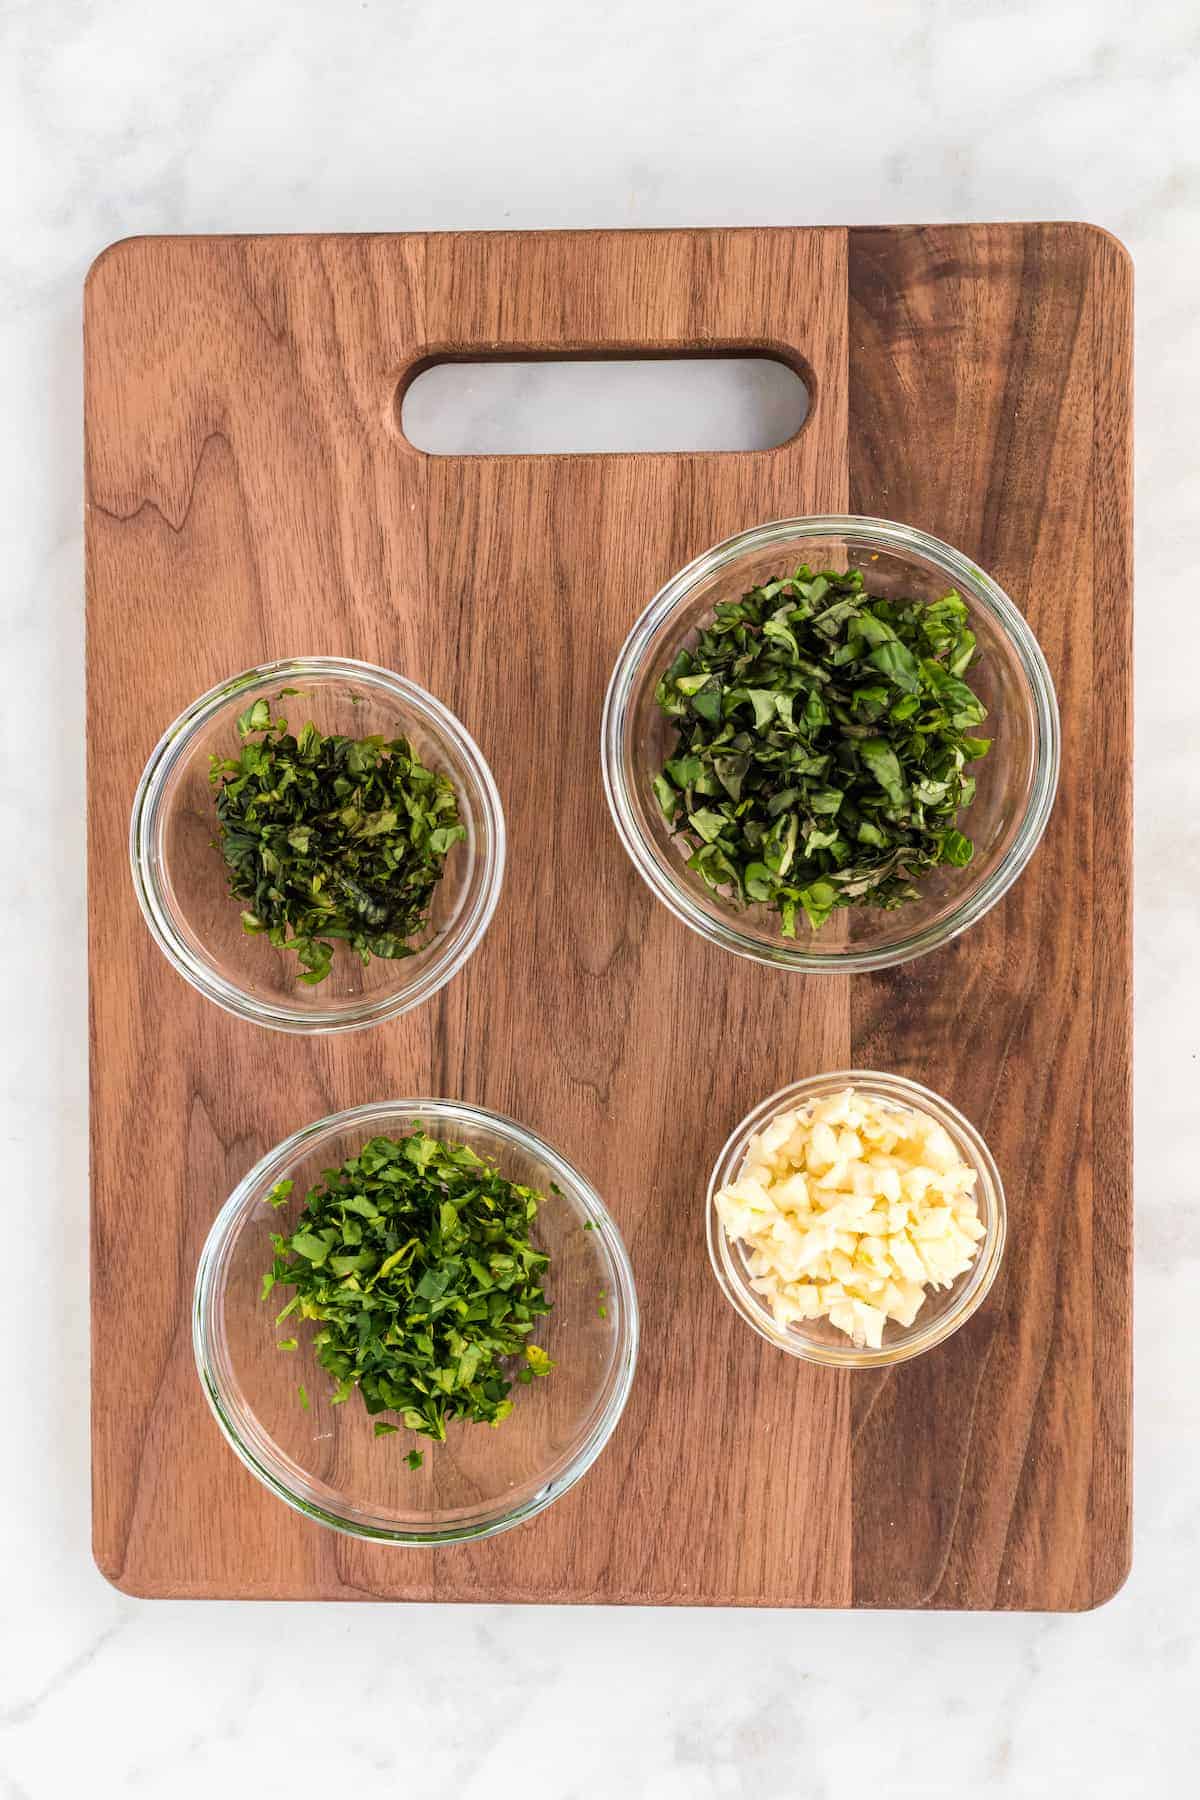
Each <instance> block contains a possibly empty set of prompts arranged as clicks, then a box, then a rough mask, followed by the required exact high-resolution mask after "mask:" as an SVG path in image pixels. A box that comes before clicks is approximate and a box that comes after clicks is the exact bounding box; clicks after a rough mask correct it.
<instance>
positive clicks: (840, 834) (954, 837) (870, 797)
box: [654, 567, 990, 937]
mask: <svg viewBox="0 0 1200 1800" xmlns="http://www.w3.org/2000/svg"><path fill="white" fill-rule="evenodd" d="M974 655H975V636H974V633H973V632H972V631H970V630H969V628H968V625H967V608H966V605H965V603H964V602H963V600H962V598H961V596H960V595H959V594H957V593H953V592H951V593H949V594H947V595H945V597H944V598H943V599H941V600H937V601H935V602H933V603H932V604H929V605H927V604H925V603H923V602H921V601H917V600H888V599H884V598H882V597H881V596H879V595H876V594H870V593H868V592H867V591H866V588H865V586H864V583H863V577H862V574H861V572H860V571H859V570H857V569H856V570H853V571H851V572H849V573H847V574H844V575H839V574H834V573H832V572H830V571H826V572H825V573H823V574H819V575H814V574H813V572H812V570H811V569H809V568H807V567H805V568H800V569H797V571H796V573H795V574H794V575H792V576H786V577H781V578H778V579H775V580H771V581H768V582H766V583H765V584H764V585H763V586H762V587H757V588H753V589H752V590H751V591H750V592H749V593H748V594H746V595H745V597H744V598H743V599H741V600H738V601H727V602H723V603H722V604H721V605H719V606H718V607H717V608H716V615H715V618H714V620H713V623H712V624H711V625H710V626H709V627H708V628H707V630H705V631H702V632H701V633H700V635H699V639H698V642H697V643H696V645H695V646H694V648H692V649H690V650H682V651H680V653H679V655H678V656H677V657H676V658H675V660H674V662H673V663H672V664H671V666H670V668H669V669H667V670H666V672H665V673H664V675H663V677H662V680H661V681H660V682H659V684H658V689H657V699H658V704H659V705H660V707H661V708H662V709H663V711H664V712H665V713H666V714H667V716H668V717H669V718H670V719H671V720H672V721H673V723H674V725H675V729H676V732H677V742H676V745H675V749H674V754H673V755H672V756H671V757H670V758H669V760H668V761H667V762H666V763H665V765H664V767H663V769H662V771H661V773H660V774H659V775H657V776H656V777H655V780H654V790H655V793H656V795H657V797H658V803H659V805H660V807H661V808H662V811H663V814H664V816H665V818H666V819H667V821H668V823H669V824H670V825H671V827H672V829H673V830H674V831H676V832H678V833H679V834H680V835H681V836H682V837H683V839H684V841H685V843H687V844H688V845H689V847H690V848H691V851H692V854H691V856H690V857H689V859H688V867H689V868H691V869H694V870H695V871H696V872H697V874H699V875H700V876H701V877H702V878H703V880H704V881H705V882H707V883H708V885H709V886H710V887H712V888H715V889H720V890H722V891H723V892H726V893H729V894H731V895H732V896H734V897H735V898H736V899H737V900H738V901H739V902H741V903H742V904H743V905H745V904H750V903H757V904H761V905H765V906H770V907H773V908H775V910H776V911H777V912H778V913H779V915H780V920H781V931H782V935H783V936H784V937H794V936H795V932H796V917H797V914H798V913H799V912H800V911H803V912H804V913H805V915H806V916H807V918H808V921H809V923H810V925H811V926H812V929H813V930H814V931H815V930H817V929H818V928H819V927H820V926H821V925H823V924H824V923H825V920H826V919H827V918H828V917H829V915H830V914H831V913H832V912H834V911H836V910H837V909H838V908H839V907H843V906H876V907H889V908H890V907H896V906H901V905H903V904H904V902H905V901H907V900H913V899H916V897H917V889H916V888H915V886H914V885H913V884H914V882H915V881H916V879H917V878H918V877H919V876H920V875H922V874H923V873H925V872H927V871H928V870H930V869H934V868H937V867H938V866H939V865H940V864H946V863H948V864H952V865H955V866H958V867H961V866H962V865H964V864H965V863H968V862H969V861H970V860H971V856H972V854H973V849H974V846H973V845H972V843H971V840H970V839H969V838H967V837H965V836H964V835H963V833H962V832H961V831H960V830H959V829H958V826H957V819H958V814H959V812H960V810H961V809H962V808H964V807H967V806H969V805H970V804H971V801H972V799H973V798H974V794H975V779H974V777H973V776H972V775H970V774H968V773H967V772H966V770H967V765H968V764H970V763H972V762H974V761H976V760H977V759H978V758H979V757H981V756H984V755H986V753H987V750H988V748H989V744H990V740H989V739H987V738H980V737H973V736H971V735H969V734H970V732H971V731H972V730H973V728H974V727H975V726H977V725H979V724H980V723H981V721H982V720H983V719H984V718H985V717H986V716H987V709H986V707H985V706H984V705H983V702H982V701H981V700H980V699H979V697H978V695H977V694H975V693H973V692H972V690H971V689H970V688H969V687H968V686H967V683H966V681H965V680H964V679H963V677H964V676H965V674H966V672H967V670H968V668H969V667H970V665H971V662H972V660H973V658H974Z"/></svg>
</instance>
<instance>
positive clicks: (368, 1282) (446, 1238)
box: [264, 1130, 554, 1467]
mask: <svg viewBox="0 0 1200 1800" xmlns="http://www.w3.org/2000/svg"><path fill="white" fill-rule="evenodd" d="M541 1198H542V1196H541V1195H539V1194H538V1193H536V1192H535V1190H534V1189H532V1188H528V1187H522V1186H520V1185H519V1184H517V1183H516V1182H511V1181H508V1180H506V1179H505V1177H504V1176H503V1175H501V1173H500V1171H499V1169H498V1168H497V1167H496V1165H495V1163H493V1162H491V1161H488V1160H486V1159H484V1158H482V1157H480V1156H478V1155H476V1153H475V1152H474V1151H473V1150H472V1149H470V1147H469V1146H468V1145H466V1144H458V1143H453V1142H450V1141H442V1140H440V1139H437V1138H431V1137H427V1136H426V1135H425V1133H424V1132H423V1131H420V1130H414V1131H413V1132H411V1133H410V1134H409V1135H408V1136H407V1137H402V1138H387V1137H377V1138H372V1139H371V1140H370V1142H369V1143H366V1144H364V1145H363V1146H362V1148H361V1150H360V1151H359V1152H358V1154H357V1156H353V1157H350V1158H349V1159H348V1160H347V1161H346V1162H344V1163H343V1164H342V1166H341V1167H340V1168H338V1169H328V1170H326V1171H325V1174H324V1176H323V1178H322V1180H321V1182H320V1184H319V1185H318V1186H316V1187H314V1188H312V1189H310V1190H309V1192H308V1194H307V1195H306V1196H305V1200H304V1205H303V1208H302V1210H301V1212H300V1214H299V1217H298V1218H297V1219H296V1222H295V1226H294V1229H293V1230H292V1231H291V1232H290V1233H288V1232H272V1233H271V1244H272V1248H273V1250H274V1259H273V1261H272V1265H271V1268H270V1270H269V1276H270V1281H271V1286H272V1287H277V1286H282V1287H291V1288H294V1290H295V1293H294V1295H293V1298H292V1300H291V1301H290V1302H289V1304H288V1306H286V1307H285V1308H284V1312H283V1314H281V1315H280V1318H282V1317H284V1316H285V1315H286V1314H287V1313H289V1312H291V1310H292V1309H293V1308H297V1309H298V1311H299V1314H300V1317H301V1318H303V1319H306V1320H311V1321H313V1322H315V1324H316V1325H317V1330H316V1332H315V1334H314V1336H313V1339H312V1347H313V1350H314V1352H315V1354H316V1358H317V1361H318V1363H319V1364H320V1365H321V1367H322V1368H323V1369H324V1370H325V1371H326V1373H327V1374H328V1375H330V1376H331V1377H332V1378H333V1380H334V1382H335V1383H336V1386H335V1388H334V1392H333V1394H332V1396H331V1399H332V1403H333V1404H334V1405H339V1404H340V1403H341V1402H343V1401H344V1400H345V1399H346V1398H347V1396H348V1395H349V1394H350V1393H351V1392H352V1391H353V1390H354V1389H355V1388H357V1389H358V1392H359V1393H360V1394H361V1396H362V1399H363V1402H364V1404H365V1406H366V1409H367V1411H368V1412H369V1413H372V1414H375V1413H382V1412H393V1413H396V1414H398V1415H399V1417H400V1420H401V1423H402V1424H403V1425H405V1426H407V1427H408V1429H409V1430H411V1431H415V1432H418V1433H419V1434H420V1435H422V1436H424V1437H428V1438H433V1439H435V1440H441V1439H443V1438H444V1437H445V1435H446V1426H447V1425H448V1424H449V1423H450V1422H451V1421H452V1420H455V1419H463V1420H470V1421H475V1422H478V1423H483V1424H488V1425H499V1424H500V1423H501V1422H502V1421H503V1420H504V1419H505V1418H507V1416H508V1414H509V1413H510V1412H511V1411H512V1404H513V1403H512V1400H511V1398H510V1390H511V1388H512V1385H513V1379H514V1374H512V1373H509V1372H507V1370H506V1359H508V1358H511V1357H521V1358H522V1363H521V1366H520V1368H519V1369H517V1370H516V1371H515V1377H516V1378H517V1379H521V1378H523V1377H525V1378H532V1377H533V1376H542V1375H548V1374H549V1373H550V1371H551V1369H552V1368H553V1366H554V1365H553V1363H552V1362H551V1359H550V1358H549V1356H548V1355H547V1354H546V1352H545V1351H544V1350H542V1349H541V1348H540V1347H539V1346H538V1345H536V1344H533V1343H531V1342H529V1339H530V1336H531V1334H532V1332H533V1330H534V1327H535V1325H536V1323H537V1321H538V1320H539V1319H541V1318H544V1317H545V1316H546V1314H548V1313H549V1311H550V1302H549V1301H548V1300H547V1299H546V1295H545V1292H544V1289H543V1286H542V1282H543V1278H544V1275H545V1272H546V1269H547V1266H548V1264H549V1258H548V1257H547V1256H546V1255H545V1254H544V1252H542V1251H540V1250H538V1249H536V1248H535V1247H534V1245H533V1243H532V1242H531V1240H530V1236H529V1228H530V1225H531V1223H532V1221H533V1219H534V1217H535V1216H536V1213H537V1209H538V1204H539V1202H540V1200H541ZM265 1291H267V1290H266V1283H265V1282H264V1293H265ZM398 1429H399V1427H398V1426H396V1425H392V1424H389V1423H387V1422H384V1423H382V1424H376V1427H375V1433H376V1436H378V1437H381V1436H385V1435H388V1434H390V1433H391V1432H393V1431H396V1430H398ZM409 1461H410V1465H411V1466H413V1467H416V1466H417V1465H416V1464H412V1462H411V1457H410V1459H409Z"/></svg>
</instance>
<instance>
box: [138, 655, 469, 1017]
mask: <svg viewBox="0 0 1200 1800" xmlns="http://www.w3.org/2000/svg"><path fill="white" fill-rule="evenodd" d="M130 859H131V863H132V868H133V878H134V885H135V889H136V891H137V896H138V900H139V902H140V904H141V907H142V912H143V914H144V916H145V918H146V922H147V924H148V925H149V927H150V930H151V933H152V934H153V936H154V938H155V939H156V941H157V942H158V944H159V946H160V948H161V949H162V950H163V951H164V953H165V954H166V956H167V957H168V959H169V960H170V961H171V962H172V963H173V965H174V966H175V968H176V969H177V970H178V971H179V972H180V974H182V975H183V976H184V977H185V978H186V979H187V980H188V981H189V982H191V984H192V985H193V986H194V987H196V988H198V989H199V991H200V992H201V993H202V994H204V995H205V996H206V997H207V998H208V999H210V1000H214V1001H215V1002H216V1003H217V1004H218V1005H220V1006H223V1007H225V1008H226V1009H227V1010H228V1011H230V1012H233V1013H236V1014H238V1015H239V1016H240V1017H242V1018H247V1019H252V1020H254V1021H255V1022H256V1023H258V1024H261V1025H268V1026H274V1027H276V1028H277V1029H279V1030H283V1031H293V1032H332V1031H346V1030H352V1029H354V1028H356V1027H358V1026H363V1025H372V1024H377V1023H379V1022H380V1021H381V1020H384V1019H389V1018H393V1017H395V1016H396V1015H397V1014H398V1013H402V1012H406V1011H407V1010H408V1009H409V1008H410V1007H413V1006H416V1005H419V1004H420V1003H421V1002H422V1001H423V1000H427V999H428V998H429V997H430V996H431V995H432V994H434V993H436V992H437V990H438V989H439V988H440V987H441V986H442V985H443V984H444V983H445V982H447V981H449V980H450V978H451V977H452V976H453V975H454V974H455V973H456V972H457V971H458V970H459V969H460V968H461V967H462V965H463V964H464V962H465V961H466V959H467V958H468V957H469V956H470V955H471V953H472V951H474V950H475V949H476V948H477V947H478V945H479V942H480V940H481V938H482V937H483V934H484V932H485V931H486V929H487V926H488V923H489V921H490V920H491V917H492V914H493V912H494V910H495V907H496V902H497V900H498V898H499V893H500V885H501V881H502V878H503V872H504V816H503V812H502V809H501V805H500V798H499V795H498V793H497V791H496V784H495V782H494V780H493V779H492V775H491V772H490V771H489V769H488V766H487V763H486V762H485V760H484V757H483V755H482V753H481V752H480V750H479V748H478V746H477V745H476V743H475V742H474V740H473V738H472V737H471V735H470V733H469V732H468V731H467V730H466V728H465V727H464V726H463V725H462V723H461V722H460V721H459V720H458V719H457V718H455V716H454V715H453V713H451V712H450V711H449V709H448V708H447V707H445V706H444V705H443V704H442V703H441V702H440V701H439V700H437V699H435V698H434V696H433V695H432V694H429V693H427V692H426V691H425V689H423V688H421V687H418V686H417V684H416V683H415V682H413V681H410V680H408V679H406V677H404V676H402V675H398V674H394V673H392V672H391V671H389V670H386V669H379V668H375V667H373V666H371V665H370V664H367V663H359V662H353V661H349V660H347V659H344V658H339V657H312V658H303V659H297V660H293V661H289V662H277V663H271V664H269V665H267V666H266V667H263V668H258V669H252V670H249V671H247V672H246V673H245V674H243V675H238V676H236V677H234V678H233V679H232V680H229V681H225V682H222V683H221V684H220V685H219V686H217V687H215V688H213V689H212V690H211V691H210V692H209V693H207V694H204V695H202V697H201V698H200V699H199V700H197V701H196V702H195V703H194V704H193V705H192V706H190V707H189V708H188V710H187V711H186V712H185V713H184V714H182V716H181V717H180V718H178V719H177V720H176V721H175V723H174V724H173V725H172V726H171V727H170V728H169V730H168V731H167V732H166V733H165V734H164V735H163V737H162V739H161V741H160V742H159V744H158V746H157V748H156V749H155V751H154V753H153V754H152V756H151V757H150V760H149V762H148V763H147V765H146V770H145V773H144V775H143V777H142V780H141V784H140V786H139V788H138V792H137V796H136V799H135V802H134V808H133V817H132V822H131V827H130Z"/></svg>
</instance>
